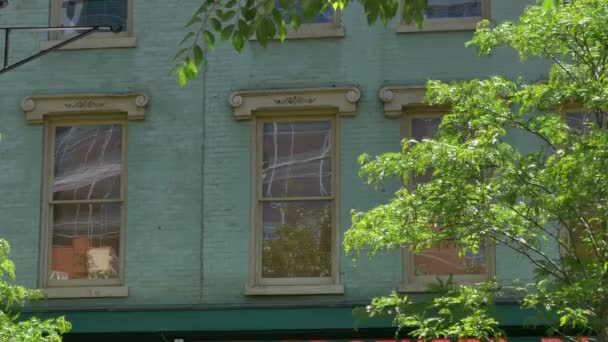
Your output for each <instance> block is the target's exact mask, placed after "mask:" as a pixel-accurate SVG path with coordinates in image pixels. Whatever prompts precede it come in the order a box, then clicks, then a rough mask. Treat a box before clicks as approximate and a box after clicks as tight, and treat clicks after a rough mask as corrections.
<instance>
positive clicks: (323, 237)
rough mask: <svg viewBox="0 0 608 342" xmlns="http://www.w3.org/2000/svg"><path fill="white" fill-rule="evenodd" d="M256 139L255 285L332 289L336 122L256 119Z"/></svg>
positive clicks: (332, 120)
mask: <svg viewBox="0 0 608 342" xmlns="http://www.w3.org/2000/svg"><path fill="white" fill-rule="evenodd" d="M256 139H257V140H258V148H259V151H258V164H257V171H258V185H257V188H258V198H257V209H256V212H257V217H256V226H257V227H258V230H257V234H256V235H257V238H258V239H259V241H258V243H259V244H260V246H259V247H260V249H259V250H260V251H261V253H258V255H257V256H256V257H257V258H258V259H259V260H258V262H259V265H260V266H259V270H260V274H258V276H259V278H258V280H259V281H258V283H259V284H261V285H290V284H314V285H317V284H331V283H333V279H332V275H333V273H334V272H335V270H334V269H333V266H332V254H334V253H335V251H332V245H334V244H333V243H332V240H333V239H334V235H335V234H334V230H335V224H334V221H335V211H336V210H335V197H334V193H335V169H336V165H335V163H336V158H335V139H336V138H335V121H334V119H333V118H329V117H328V118H314V119H312V120H308V119H304V120H302V119H298V120H296V119H282V118H281V119H279V118H264V119H259V120H258V134H257V137H256Z"/></svg>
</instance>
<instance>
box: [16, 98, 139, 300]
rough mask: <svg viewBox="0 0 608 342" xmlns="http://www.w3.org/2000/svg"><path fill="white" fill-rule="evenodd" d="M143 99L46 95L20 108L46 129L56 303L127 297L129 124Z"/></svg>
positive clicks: (49, 277) (47, 252) (47, 213)
mask: <svg viewBox="0 0 608 342" xmlns="http://www.w3.org/2000/svg"><path fill="white" fill-rule="evenodd" d="M147 104H148V97H147V96H146V95H144V94H142V93H133V94H112V95H47V96H32V97H27V98H25V99H24V100H23V101H22V102H21V107H22V109H23V111H24V112H25V117H26V121H27V122H28V123H29V124H44V125H45V143H44V155H45V160H44V189H43V208H42V209H43V210H42V211H43V213H42V220H41V221H42V237H41V246H40V247H41V253H40V276H39V282H40V284H39V285H40V287H41V288H42V289H43V290H44V292H45V294H46V295H47V297H49V298H77V297H124V296H127V295H128V288H127V287H125V286H124V285H125V284H124V238H125V230H126V226H125V224H126V223H125V217H126V212H125V210H126V195H127V194H126V189H127V186H126V180H127V174H126V166H127V164H126V160H127V159H126V158H127V120H143V119H144V114H145V109H146V106H147Z"/></svg>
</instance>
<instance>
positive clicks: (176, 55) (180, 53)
mask: <svg viewBox="0 0 608 342" xmlns="http://www.w3.org/2000/svg"><path fill="white" fill-rule="evenodd" d="M188 51H190V49H189V48H181V49H179V51H177V53H176V54H175V57H173V60H178V59H179V58H180V57H182V56H184V55H185V54H186V53H187V52H188Z"/></svg>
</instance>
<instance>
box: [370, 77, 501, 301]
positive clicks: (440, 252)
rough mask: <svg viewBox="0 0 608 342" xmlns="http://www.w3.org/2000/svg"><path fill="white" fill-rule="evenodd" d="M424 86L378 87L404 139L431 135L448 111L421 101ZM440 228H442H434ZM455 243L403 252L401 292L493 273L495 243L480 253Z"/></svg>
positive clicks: (425, 177)
mask: <svg viewBox="0 0 608 342" xmlns="http://www.w3.org/2000/svg"><path fill="white" fill-rule="evenodd" d="M425 90H426V88H425V87H424V86H419V85H408V86H387V87H384V88H382V89H380V93H379V95H380V99H381V100H382V102H384V115H385V116H386V117H388V118H401V123H402V124H401V133H402V136H403V137H404V138H407V139H416V140H421V139H424V138H428V137H432V136H433V135H434V134H435V133H436V132H437V130H438V128H439V125H440V123H441V120H442V118H443V115H444V114H445V113H446V112H447V111H448V110H449V109H448V108H443V107H429V106H428V105H427V104H425V103H424V101H423V99H424V94H425ZM428 180H430V173H429V174H425V175H422V176H416V177H415V178H414V179H413V180H412V182H411V183H410V184H409V186H410V187H412V188H414V187H415V186H416V184H418V183H422V182H426V181H428ZM436 229H441V227H436ZM458 247H459V246H458V245H457V244H456V243H455V242H454V241H443V242H442V243H440V244H438V245H437V246H435V247H433V248H430V249H428V250H426V251H424V252H423V253H421V254H418V255H415V254H414V253H411V252H410V251H408V250H404V251H403V266H404V272H403V274H404V285H403V287H402V290H403V291H408V292H423V291H427V290H428V286H429V285H430V284H433V283H436V282H437V277H439V278H442V277H446V278H447V277H448V276H449V275H450V274H451V275H452V276H453V280H454V281H455V282H458V283H476V282H481V281H484V280H487V279H489V278H490V277H492V276H493V275H494V254H495V253H494V246H493V245H491V244H488V245H486V246H485V248H481V250H480V251H479V253H477V254H472V253H467V254H465V255H464V256H463V257H460V256H459V255H458Z"/></svg>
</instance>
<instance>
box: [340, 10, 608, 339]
mask: <svg viewBox="0 0 608 342" xmlns="http://www.w3.org/2000/svg"><path fill="white" fill-rule="evenodd" d="M607 20H608V0H574V1H569V2H565V3H563V4H561V6H546V5H545V4H541V3H539V5H537V6H530V7H528V8H527V9H526V10H525V12H524V13H523V15H522V16H521V17H520V18H519V21H517V22H505V23H502V24H500V25H498V26H496V27H494V28H493V27H492V25H491V24H490V23H489V22H487V21H485V22H482V23H481V24H480V25H479V26H478V29H477V32H476V34H475V36H474V38H473V39H472V41H471V42H469V43H468V45H472V46H476V47H477V48H478V49H479V52H480V54H481V55H487V54H490V53H492V51H493V50H494V49H496V48H498V47H509V48H512V49H514V50H515V51H517V52H518V53H519V55H520V57H521V58H522V59H523V60H525V59H528V58H543V59H546V60H548V61H550V63H551V68H550V72H549V75H548V79H547V80H545V81H543V82H536V83H528V82H524V81H522V80H509V79H506V78H504V77H501V76H495V77H490V78H487V79H475V80H470V81H464V82H453V83H449V84H446V83H443V82H440V81H429V82H428V84H427V95H426V101H427V102H428V103H429V105H438V106H439V105H444V106H445V105H448V106H449V108H450V109H449V111H448V113H447V114H446V115H445V116H444V119H443V121H442V124H441V126H440V129H439V132H438V134H437V136H435V137H433V138H430V139H424V140H422V141H415V140H406V141H403V148H402V150H401V151H399V152H391V153H384V154H381V155H379V156H376V157H370V156H367V155H364V156H362V157H361V158H360V163H361V165H362V166H361V176H362V177H363V179H364V180H365V181H366V182H367V183H370V184H374V185H379V184H381V183H383V182H384V181H386V180H388V179H392V178H398V179H400V180H402V182H403V184H408V182H409V180H410V178H411V177H413V176H415V175H422V174H425V173H426V172H428V170H432V177H431V179H430V180H429V181H428V182H425V183H422V184H418V185H417V186H416V187H415V189H411V188H410V187H409V186H403V187H401V188H400V189H399V190H397V191H396V192H395V194H394V196H392V198H391V199H390V200H389V201H388V202H387V203H385V204H382V205H379V206H377V207H375V208H372V209H370V210H368V211H365V212H354V213H353V216H352V220H353V224H352V228H351V229H350V230H349V231H348V232H347V233H346V237H345V242H344V244H345V247H346V249H347V251H354V252H359V251H361V250H364V249H365V250H368V251H369V252H370V253H371V254H374V253H377V252H379V251H382V250H391V249H397V248H401V247H404V246H405V247H407V248H411V249H412V250H414V251H415V252H421V251H422V250H424V249H426V248H429V247H430V246H432V245H434V244H436V243H438V242H440V241H445V240H456V241H457V242H458V243H459V246H461V253H465V252H466V251H473V252H475V251H477V250H478V248H479V247H480V246H481V245H482V244H484V243H486V242H487V241H490V242H491V243H494V244H497V245H501V246H504V247H506V248H510V249H511V250H513V251H514V252H515V253H517V254H519V255H521V256H524V257H525V258H527V260H528V261H529V263H530V264H531V265H532V266H533V268H534V269H535V278H534V281H533V282H532V283H531V284H528V285H527V286H525V287H522V288H520V289H519V290H522V292H521V293H522V297H521V304H522V307H525V308H534V309H537V310H539V311H541V312H542V311H544V312H549V313H552V314H555V315H556V316H557V319H556V320H555V321H554V322H553V323H554V329H555V331H556V332H558V333H560V332H561V333H563V332H564V331H570V332H574V333H575V334H588V335H591V336H597V338H598V339H599V340H600V341H608V330H607V329H608V293H607V291H606V289H608V172H606V170H608V133H607V131H606V123H607V121H608V116H607V114H606V112H607V111H608V73H607V69H606V67H607V66H608V43H607V42H608V30H606V29H605V23H606V22H607ZM571 105H577V106H580V107H582V108H585V109H584V111H585V112H586V113H587V114H586V117H587V118H588V120H587V121H586V123H585V125H584V126H582V127H574V126H569V125H568V124H567V122H566V121H565V119H564V112H565V111H567V108H568V106H571ZM511 134H513V135H511ZM512 136H519V137H522V136H526V137H527V139H528V140H531V139H533V141H536V146H537V147H538V148H537V149H535V150H534V149H533V150H532V151H530V146H521V145H517V141H514V140H513V139H511V138H510V137H512ZM522 147H525V148H522ZM434 227H442V229H441V230H440V231H439V232H438V231H437V229H434ZM454 286H455V287H456V288H457V289H458V290H457V291H456V293H467V291H473V292H474V293H475V292H476V293H477V294H478V295H480V296H489V295H490V294H492V295H498V294H499V293H500V292H501V291H503V290H504V284H503V286H502V288H501V287H495V286H487V285H486V286H482V287H480V288H476V289H473V288H471V287H467V286H458V285H454ZM441 297H443V298H446V297H445V296H440V297H438V298H441ZM447 297H450V296H449V295H448V296H447ZM391 301H392V302H391ZM386 303H388V304H389V305H393V306H394V307H401V311H400V312H399V315H405V317H408V319H407V320H405V321H403V320H397V322H396V323H397V324H398V325H400V326H407V327H410V328H414V332H416V333H425V334H426V333H428V332H432V334H431V335H433V336H431V337H435V336H451V337H487V332H488V331H490V332H491V331H492V329H493V327H494V324H495V322H493V321H492V320H488V321H487V328H486V329H484V328H482V327H480V328H479V330H478V331H479V333H475V331H474V330H471V329H467V328H466V327H467V324H466V322H464V321H461V320H458V319H455V320H452V321H450V324H451V325H446V326H442V329H439V330H428V329H427V326H428V324H427V323H426V322H425V320H423V319H422V318H420V319H417V320H412V319H410V318H409V317H413V316H412V315H413V314H414V313H417V312H420V311H411V310H410V311H407V310H406V311H404V310H405V309H406V308H407V307H408V306H407V305H403V299H401V300H398V299H397V298H396V297H394V296H393V297H388V298H385V299H380V300H376V301H375V303H373V304H372V306H371V309H370V310H371V312H372V313H373V312H375V311H376V310H377V309H382V308H385V307H386ZM447 303H449V302H441V301H440V302H436V301H435V302H432V303H431V304H430V305H432V307H434V308H435V310H430V311H425V313H427V314H428V315H427V316H428V317H426V319H429V318H432V319H433V320H434V321H433V322H435V321H437V320H442V319H443V318H445V315H444V314H443V313H442V310H445V308H449V305H447ZM404 308H405V309H404ZM478 308H479V309H480V310H482V311H483V310H485V309H484V307H482V306H479V307H478ZM399 315H398V316H399ZM453 324H456V327H454V326H452V325H453Z"/></svg>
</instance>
